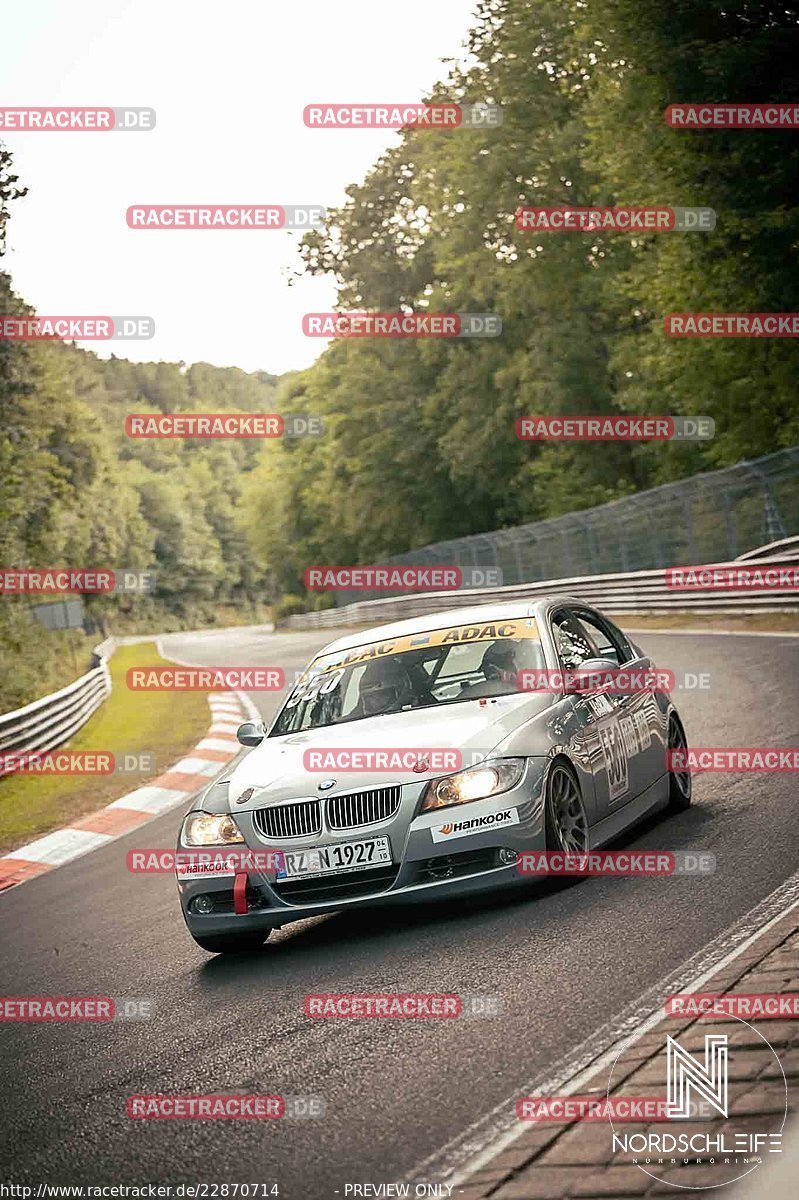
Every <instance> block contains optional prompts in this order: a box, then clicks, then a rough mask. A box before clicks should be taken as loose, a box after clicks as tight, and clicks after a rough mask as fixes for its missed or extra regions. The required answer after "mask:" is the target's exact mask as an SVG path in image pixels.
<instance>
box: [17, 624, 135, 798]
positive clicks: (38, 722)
mask: <svg viewBox="0 0 799 1200" xmlns="http://www.w3.org/2000/svg"><path fill="white" fill-rule="evenodd" d="M110 653H113V639H112V638H108V639H106V641H105V642H103V643H101V645H99V646H97V647H96V648H95V650H94V653H93V656H92V663H93V665H92V667H91V670H89V671H87V672H86V674H85V675H81V677H80V679H76V680H75V682H74V683H70V684H67V686H66V687H64V688H61V691H59V692H53V693H52V694H51V695H50V696H44V697H42V699H41V700H34V701H33V703H32V704H26V705H25V707H24V708H18V709H16V711H15V712H10V713H5V714H4V715H3V716H0V776H2V775H7V774H10V772H9V771H7V770H5V767H4V765H3V761H2V756H3V755H5V754H11V753H13V752H14V751H31V750H38V751H47V750H55V749H56V747H58V746H62V745H63V744H64V742H67V741H69V739H70V738H71V737H72V736H73V735H74V734H76V733H77V732H78V730H79V729H80V728H81V727H82V726H83V725H85V724H86V722H87V721H88V719H89V717H90V716H91V715H92V714H93V713H94V712H96V711H97V709H98V708H99V707H100V705H101V704H102V703H103V701H104V700H105V699H106V698H107V697H108V696H110V695H111V672H110V671H109V669H108V661H107V659H108V656H109V654H110Z"/></svg>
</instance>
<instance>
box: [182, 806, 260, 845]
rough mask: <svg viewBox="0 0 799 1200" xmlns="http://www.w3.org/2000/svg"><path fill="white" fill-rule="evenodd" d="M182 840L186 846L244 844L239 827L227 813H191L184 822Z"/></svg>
mask: <svg viewBox="0 0 799 1200" xmlns="http://www.w3.org/2000/svg"><path fill="white" fill-rule="evenodd" d="M180 840H181V842H182V843H183V845H184V846H231V845H233V844H234V843H235V842H243V841H244V838H243V837H242V835H241V833H240V832H239V829H238V826H237V825H236V822H235V821H234V820H233V818H232V817H229V816H228V815H227V813H223V814H222V815H221V816H220V815H218V814H216V813H204V812H190V813H189V814H188V816H187V817H186V820H185V821H184V822H183V828H182V829H181V831H180Z"/></svg>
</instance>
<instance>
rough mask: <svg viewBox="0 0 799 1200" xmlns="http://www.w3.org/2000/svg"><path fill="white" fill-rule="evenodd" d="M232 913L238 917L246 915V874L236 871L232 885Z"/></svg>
mask: <svg viewBox="0 0 799 1200" xmlns="http://www.w3.org/2000/svg"><path fill="white" fill-rule="evenodd" d="M233 911H234V912H235V913H238V915H239V916H240V917H246V915H247V872H246V871H238V872H237V873H236V879H235V882H234V884H233Z"/></svg>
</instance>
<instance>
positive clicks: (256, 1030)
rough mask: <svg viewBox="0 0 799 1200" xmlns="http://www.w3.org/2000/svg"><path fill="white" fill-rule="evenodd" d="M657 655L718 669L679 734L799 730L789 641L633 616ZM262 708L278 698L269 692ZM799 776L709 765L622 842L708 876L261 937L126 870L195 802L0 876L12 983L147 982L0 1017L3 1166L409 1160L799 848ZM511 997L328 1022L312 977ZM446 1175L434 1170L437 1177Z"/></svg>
mask: <svg viewBox="0 0 799 1200" xmlns="http://www.w3.org/2000/svg"><path fill="white" fill-rule="evenodd" d="M324 640H327V639H325V638H324V636H323V635H320V634H310V633H308V634H281V635H268V634H264V633H258V632H253V631H246V632H244V633H241V632H238V633H237V632H235V631H221V632H220V633H218V634H216V633H215V634H210V635H209V634H202V635H188V634H183V635H170V636H169V637H167V638H165V639H164V648H165V652H166V653H167V654H173V655H174V656H175V657H176V658H178V659H180V660H182V661H185V662H190V663H196V664H206V665H213V666H217V665H223V664H227V665H270V666H271V665H276V666H282V667H284V668H285V669H286V671H287V672H289V671H293V669H294V668H296V667H298V666H300V665H302V663H303V662H304V661H305V660H306V659H307V657H308V656H309V655H310V653H311V652H312V651H313V650H315V649H316V648H317V647H318V646H319V645H321V644H322V642H323V641H324ZM637 640H638V641H639V642H640V643H641V644H642V645H643V647H644V648H645V649H646V650H647V651H648V652H649V653H651V654H652V655H653V656H654V658H655V661H656V662H657V664H658V665H659V666H662V667H667V668H671V669H673V670H675V671H676V672H678V673H680V672H682V671H693V672H709V674H710V678H711V688H710V690H708V691H699V690H697V691H690V692H684V693H677V695H676V699H677V703H678V705H679V706H680V709H681V711H682V714H683V716H684V719H685V724H686V727H687V732H688V738H689V742H690V743H691V744H693V745H697V746H698V745H703V746H712V745H717V746H778V747H779V746H783V747H785V746H791V745H796V744H797V733H799V638H791V637H788V636H785V637H784V638H783V637H770V638H767V637H763V638H758V637H752V636H735V637H731V636H720V635H705V636H695V635H684V634H672V635H659V634H641V635H639V637H638V639H637ZM253 699H254V700H255V702H256V704H258V705H259V707H261V708H262V711H263V712H264V714H265V715H269V714H270V713H271V712H272V711H273V710H274V707H275V705H276V704H277V703H278V702H279V697H277V696H269V695H266V694H262V695H261V696H260V697H259V696H258V695H254V696H253ZM798 800H799V797H797V794H796V777H795V776H792V775H790V774H783V775H778V774H763V775H753V774H750V775H748V776H728V775H709V774H708V775H703V776H701V777H700V778H699V779H698V780H697V782H696V792H695V802H694V806H693V808H692V809H691V810H690V811H688V812H687V813H685V814H682V815H680V816H679V817H669V818H663V817H658V818H656V819H655V820H653V821H651V822H649V823H648V824H647V825H645V826H643V827H641V828H639V829H638V830H636V831H635V832H634V833H633V834H632V835H630V836H629V837H628V838H627V839H626V840H625V842H624V843H623V844H624V845H626V846H630V847H632V846H635V847H636V848H642V847H651V848H668V849H684V850H692V849H704V850H710V851H712V852H713V853H714V854H715V855H716V862H717V869H716V873H715V875H713V876H706V877H674V876H672V877H667V878H658V879H655V878H628V879H595V880H591V881H586V882H579V883H577V884H569V885H567V886H559V887H550V888H541V887H531V890H530V892H529V893H528V892H527V891H526V890H525V891H524V892H523V893H522V894H521V895H519V894H516V895H514V896H511V897H509V896H507V895H503V896H495V897H491V898H489V899H484V900H481V901H474V902H471V903H469V904H468V905H464V904H458V905H447V906H431V907H430V909H429V910H421V911H420V910H416V909H408V910H394V911H393V912H391V913H390V914H389V913H386V912H373V913H371V914H369V913H360V914H358V913H356V914H350V915H345V914H342V915H334V916H330V917H324V918H317V919H314V920H311V921H305V922H302V923H298V924H295V925H290V926H287V927H285V928H284V929H282V930H281V931H279V932H278V933H277V934H273V935H272V938H271V939H270V941H269V943H268V944H267V946H266V947H265V948H264V949H263V951H262V952H260V953H258V954H256V955H253V956H249V957H246V958H243V959H226V958H224V957H215V958H209V957H208V956H206V955H205V954H204V953H203V952H202V951H201V950H199V949H198V948H197V947H196V946H195V945H194V943H193V942H192V941H191V939H190V938H189V936H188V934H187V932H186V930H185V927H184V925H183V921H182V918H181V915H180V911H179V907H178V903H177V898H176V894H175V886H174V881H173V879H172V877H171V876H170V875H132V874H130V873H128V872H127V871H126V869H125V854H126V852H127V851H128V850H129V849H131V848H133V847H150V846H165V847H170V848H171V847H173V846H174V839H175V832H176V829H177V827H178V824H179V821H180V818H181V810H176V811H175V812H173V813H170V814H167V815H165V816H163V817H161V818H159V819H158V820H157V821H154V822H152V823H151V824H149V825H147V826H145V827H144V828H142V829H140V830H137V831H135V832H134V833H132V834H130V835H128V836H127V837H125V838H122V839H120V840H118V841H116V842H114V843H112V844H110V845H108V846H106V847H104V848H103V849H101V850H98V851H95V852H93V853H91V854H89V855H87V856H86V857H84V858H83V859H80V860H78V861H76V862H74V863H71V864H69V865H66V866H64V867H61V868H59V869H57V870H55V871H52V872H49V873H48V874H46V875H44V876H42V877H40V878H37V879H34V880H33V881H31V882H29V883H26V884H24V885H23V886H22V887H19V888H16V889H13V890H12V891H11V892H9V893H7V894H6V895H4V896H0V921H1V922H2V947H1V948H0V980H2V983H1V984H0V991H2V993H3V994H6V995H34V994H38V995H42V994H47V995H53V994H59V995H111V996H115V997H152V998H153V999H154V1000H155V1002H156V1006H157V1016H156V1018H155V1019H154V1020H151V1021H148V1022H130V1021H128V1022H121V1023H114V1024H108V1025H106V1024H92V1025H89V1024H83V1025H78V1024H71V1025H67V1024H51V1025H45V1024H5V1025H4V1026H3V1027H2V1028H0V1039H2V1063H3V1086H2V1088H0V1161H2V1163H3V1168H2V1175H3V1178H4V1179H5V1180H13V1181H15V1182H29V1181H33V1182H37V1183H38V1182H40V1181H45V1182H49V1183H62V1184H69V1183H73V1184H79V1183H82V1184H102V1183H105V1184H114V1183H128V1184H132V1183H145V1182H150V1183H173V1184H176V1183H200V1182H208V1183H214V1182H216V1183H223V1182H227V1183H235V1182H238V1183H244V1182H252V1181H260V1182H270V1181H274V1182H277V1183H278V1185H279V1188H280V1195H281V1196H286V1197H289V1198H290V1200H316V1198H317V1197H319V1198H323V1197H333V1196H335V1195H337V1194H338V1195H342V1196H343V1195H344V1185H345V1184H347V1183H350V1184H351V1183H365V1182H371V1183H384V1182H388V1181H392V1180H401V1179H405V1178H408V1177H409V1173H410V1171H411V1170H412V1168H413V1167H414V1166H415V1165H416V1164H417V1163H419V1162H420V1161H421V1160H423V1159H425V1158H426V1157H427V1156H428V1155H430V1154H432V1153H433V1152H435V1151H436V1150H437V1149H438V1148H439V1147H441V1146H442V1145H444V1144H445V1143H446V1142H448V1141H449V1140H450V1139H451V1138H453V1137H455V1136H456V1135H457V1134H458V1133H459V1131H460V1130H461V1129H463V1128H464V1127H465V1126H468V1125H470V1124H472V1123H473V1122H474V1121H476V1120H477V1119H478V1118H480V1117H481V1116H482V1115H483V1114H484V1113H486V1112H487V1111H488V1110H489V1109H491V1108H493V1107H494V1105H496V1104H498V1103H499V1102H500V1101H502V1100H503V1099H504V1098H505V1097H507V1096H509V1095H511V1094H513V1093H514V1089H515V1088H518V1089H521V1088H522V1087H523V1084H524V1083H525V1082H526V1081H528V1080H529V1079H530V1078H531V1077H533V1076H535V1075H536V1074H537V1073H539V1072H541V1071H544V1070H546V1068H547V1066H548V1064H550V1063H552V1062H553V1061H555V1060H556V1059H557V1058H559V1057H560V1056H562V1055H564V1054H565V1053H566V1052H568V1051H569V1050H570V1048H571V1047H573V1046H574V1045H575V1044H577V1043H578V1042H581V1041H582V1040H583V1039H585V1038H587V1037H589V1035H591V1033H592V1032H593V1031H595V1030H596V1029H597V1028H599V1027H600V1026H601V1025H603V1024H604V1023H605V1022H607V1021H608V1020H610V1019H612V1018H613V1017H614V1015H615V1014H616V1013H618V1012H619V1011H620V1010H621V1009H622V1008H623V1007H624V1006H625V1005H627V1004H628V1003H630V1002H631V1001H633V1000H635V998H636V997H638V996H639V995H640V994H641V993H642V992H644V991H645V990H646V989H647V988H649V987H650V986H652V985H653V984H654V983H656V982H657V981H658V980H659V979H660V978H661V977H662V976H664V975H665V974H667V973H668V972H669V971H671V970H673V969H674V968H675V967H677V966H678V965H679V964H680V963H682V962H683V961H684V960H685V959H687V958H688V957H690V956H691V955H693V954H695V953H697V952H698V951H701V950H702V947H703V946H704V945H705V944H706V943H707V941H708V940H709V939H711V938H712V937H714V936H715V935H717V934H718V933H720V932H721V931H723V930H725V929H726V928H727V927H728V926H729V925H731V924H732V923H733V922H734V921H735V920H736V919H738V918H739V917H740V916H742V915H743V914H744V913H745V912H747V911H748V910H749V909H750V908H752V907H753V906H754V905H755V904H756V903H757V902H758V901H760V900H761V899H762V898H763V897H764V896H766V895H767V894H768V893H769V892H771V891H772V890H773V889H774V888H775V887H776V886H777V885H778V884H780V883H782V881H783V880H785V879H786V878H787V877H788V876H790V875H792V874H793V873H794V872H795V871H796V869H797V866H798V865H799V864H798V863H797V859H798V858H799V855H798V854H797V849H798V848H799V829H798V828H797V825H798V823H799V822H798V820H797V810H798V807H799V805H798V803H797V802H798ZM320 991H322V992H385V991H399V992H412V991H422V992H431V991H432V992H460V993H477V994H482V995H490V996H497V997H499V1001H500V1006H501V1011H500V1015H499V1016H495V1017H493V1018H485V1019H473V1020H469V1021H463V1020H458V1021H437V1020H418V1021H401V1020H382V1021H380V1020H371V1021H370V1020H339V1021H334V1020H316V1021H312V1020H310V1019H307V1018H306V1017H305V1016H304V1015H303V1011H302V1000H303V996H304V995H305V994H306V993H308V992H320ZM235 1091H243V1092H268V1093H280V1094H282V1095H290V1096H297V1095H303V1096H307V1095H318V1096H323V1097H324V1098H325V1100H326V1104H327V1112H326V1115H325V1117H324V1118H322V1119H315V1120H314V1119H311V1120H297V1119H294V1120H291V1121H289V1120H281V1121H274V1122H257V1121H229V1120H228V1121H224V1120H221V1121H220V1120H218V1121H131V1120H129V1119H128V1118H127V1117H126V1115H125V1098H126V1097H127V1096H128V1095H131V1094H140V1093H155V1092H158V1093H164V1092H168V1093H176V1092H177V1093H207V1092H235ZM431 1182H435V1180H434V1179H433V1180H431Z"/></svg>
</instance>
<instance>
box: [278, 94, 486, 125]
mask: <svg viewBox="0 0 799 1200" xmlns="http://www.w3.org/2000/svg"><path fill="white" fill-rule="evenodd" d="M302 119H303V123H304V124H305V125H306V126H307V127H308V129H406V128H408V127H409V126H413V127H414V128H415V129H438V130H441V129H491V128H496V127H497V126H498V125H501V124H502V108H501V107H500V105H499V104H481V103H480V102H478V103H476V104H451V103H435V104H402V103H399V104H398V103H387V102H385V101H383V102H380V103H377V104H330V103H316V104H306V105H305V108H304V109H303V111H302Z"/></svg>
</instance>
